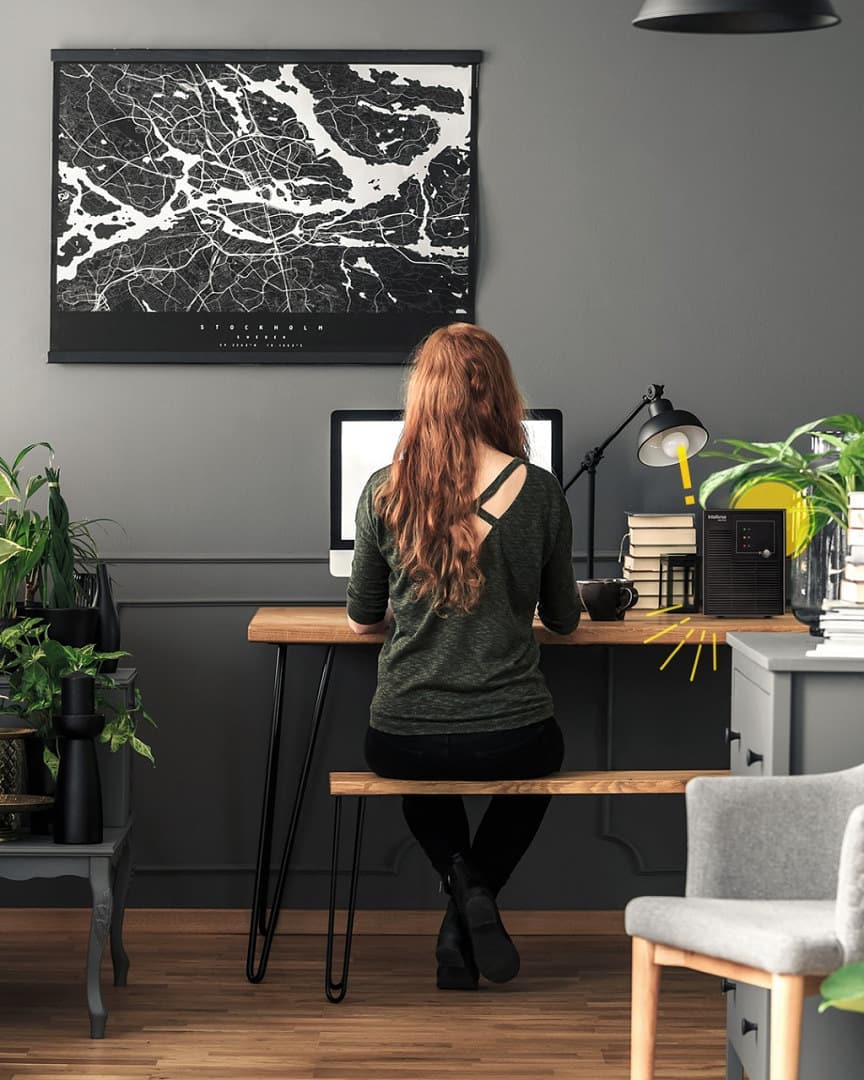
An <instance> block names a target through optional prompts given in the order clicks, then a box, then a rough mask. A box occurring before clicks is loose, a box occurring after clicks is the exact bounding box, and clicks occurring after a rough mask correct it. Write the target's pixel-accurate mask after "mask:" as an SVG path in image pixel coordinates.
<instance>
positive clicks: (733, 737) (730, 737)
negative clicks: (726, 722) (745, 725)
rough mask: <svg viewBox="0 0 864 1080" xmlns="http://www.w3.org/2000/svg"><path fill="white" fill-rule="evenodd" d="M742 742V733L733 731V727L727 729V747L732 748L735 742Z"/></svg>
mask: <svg viewBox="0 0 864 1080" xmlns="http://www.w3.org/2000/svg"><path fill="white" fill-rule="evenodd" d="M736 741H737V742H740V741H741V732H740V731H733V730H732V728H731V727H727V728H726V745H727V746H731V745H732V743H733V742H736Z"/></svg>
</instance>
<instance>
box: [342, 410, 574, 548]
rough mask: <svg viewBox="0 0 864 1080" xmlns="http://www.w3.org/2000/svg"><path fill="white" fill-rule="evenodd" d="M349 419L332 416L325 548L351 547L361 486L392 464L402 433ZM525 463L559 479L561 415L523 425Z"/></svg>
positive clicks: (373, 420)
mask: <svg viewBox="0 0 864 1080" xmlns="http://www.w3.org/2000/svg"><path fill="white" fill-rule="evenodd" d="M357 415H358V414H357V413H353V414H348V415H346V414H341V415H340V414H339V413H334V414H333V423H334V429H333V432H332V447H333V451H334V452H337V453H338V461H333V462H332V463H331V485H332V490H331V499H333V502H334V505H333V506H332V507H331V517H332V518H333V520H332V523H331V532H332V533H333V534H334V535H333V536H331V543H339V542H340V541H341V545H340V546H346V547H347V546H349V545H353V542H354V515H355V513H356V511H357V502H358V500H359V498H360V493H361V492H362V490H363V486H364V485H365V483H366V481H367V480H368V479H369V477H370V476H371V475H372V473H373V472H375V471H376V470H377V469H380V468H382V467H383V466H384V465H389V464H390V462H391V461H392V460H393V454H394V451H395V450H396V443H397V442H398V441H399V436H400V435H401V433H402V420H401V419H398V418H395V419H394V418H387V419H380V418H377V417H375V416H374V414H373V415H370V416H369V417H368V418H366V417H364V418H362V419H358V418H357ZM525 427H526V429H527V431H528V444H529V448H530V460H531V461H532V462H533V463H534V464H535V465H539V466H540V467H541V468H544V469H548V470H549V471H550V472H554V473H555V474H556V475H558V477H559V479H560V472H561V463H560V446H561V413H560V412H558V411H557V410H543V411H542V415H541V411H540V410H535V415H534V417H532V418H531V419H526V421H525Z"/></svg>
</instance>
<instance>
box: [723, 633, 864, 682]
mask: <svg viewBox="0 0 864 1080" xmlns="http://www.w3.org/2000/svg"><path fill="white" fill-rule="evenodd" d="M818 641H819V639H818V638H815V637H812V636H811V635H810V634H776V633H760V632H758V631H756V632H754V633H734V634H727V635H726V642H727V644H728V645H729V647H730V648H731V649H732V651H733V654H734V653H735V652H740V653H741V655H742V656H746V657H747V659H748V660H752V661H753V663H754V664H758V665H759V667H761V668H764V669H765V670H766V671H845V672H861V673H862V674H864V656H860V657H858V656H856V657H849V656H819V657H816V656H807V655H806V654H807V652H808V650H810V649H814V648H815V647H816V645H817V643H818Z"/></svg>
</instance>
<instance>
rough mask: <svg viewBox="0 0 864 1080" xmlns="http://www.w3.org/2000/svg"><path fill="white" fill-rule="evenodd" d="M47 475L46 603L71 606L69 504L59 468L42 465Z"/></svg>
mask: <svg viewBox="0 0 864 1080" xmlns="http://www.w3.org/2000/svg"><path fill="white" fill-rule="evenodd" d="M45 476H46V477H47V479H48V544H47V546H46V548H45V562H46V563H47V566H48V571H49V573H50V576H51V589H50V592H49V593H48V597H47V601H48V603H47V606H48V607H52V608H71V607H75V599H76V596H75V593H76V588H75V552H74V551H73V549H72V537H71V536H70V533H69V507H68V506H67V505H66V500H65V499H64V498H63V493H62V492H61V490H60V470H59V469H52V468H46V469H45Z"/></svg>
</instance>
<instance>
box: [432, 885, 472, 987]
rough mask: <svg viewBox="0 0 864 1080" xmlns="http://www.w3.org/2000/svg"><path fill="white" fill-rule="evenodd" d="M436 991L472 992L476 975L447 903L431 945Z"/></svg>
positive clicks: (464, 937)
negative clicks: (435, 937)
mask: <svg viewBox="0 0 864 1080" xmlns="http://www.w3.org/2000/svg"><path fill="white" fill-rule="evenodd" d="M435 959H436V960H437V961H438V978H437V982H438V989H439V990H476V989H477V983H478V981H479V972H478V971H477V965H476V963H475V962H474V954H473V952H472V951H471V941H470V939H469V938H468V936H467V934H466V933H465V929H464V927H463V926H462V920H461V919H460V918H459V912H458V911H457V909H456V905H455V904H454V903H453V901H452V900H451V901H450V903H449V904H448V905H447V911H446V912H445V913H444V921H443V922H442V923H441V929H440V930H439V931H438V942H437V944H436V945H435Z"/></svg>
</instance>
